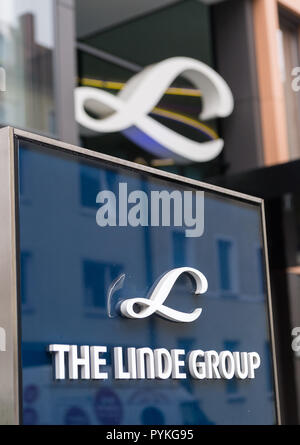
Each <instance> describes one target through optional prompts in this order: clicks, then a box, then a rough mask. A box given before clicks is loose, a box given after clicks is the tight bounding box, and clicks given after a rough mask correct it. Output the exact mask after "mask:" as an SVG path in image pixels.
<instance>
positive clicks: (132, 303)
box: [120, 267, 208, 323]
mask: <svg viewBox="0 0 300 445" xmlns="http://www.w3.org/2000/svg"><path fill="white" fill-rule="evenodd" d="M183 273H187V274H189V275H191V277H192V278H193V279H194V281H195V283H196V290H195V294H196V295H198V294H204V293H205V292H206V291H207V287H208V284H207V279H206V278H205V276H204V275H203V274H202V273H201V272H199V270H197V269H193V268H191V267H179V268H177V269H173V270H171V271H169V272H167V273H166V274H165V275H164V276H163V277H162V278H161V279H160V280H159V282H158V283H157V285H156V286H155V288H154V290H153V291H152V293H151V295H150V297H149V298H130V299H128V300H124V301H122V303H121V305H120V311H121V313H122V315H124V316H125V317H128V318H146V317H149V316H150V315H152V314H154V313H156V314H158V315H160V316H161V317H163V318H166V319H167V320H171V321H178V322H183V323H187V322H192V321H195V320H197V318H198V317H199V316H200V314H201V312H202V309H201V308H197V309H195V310H194V311H193V312H191V313H186V312H181V311H177V310H175V309H172V308H170V307H168V306H166V305H164V302H165V301H166V299H167V297H168V295H169V293H170V291H171V289H172V287H173V286H174V284H175V282H176V280H177V279H178V277H179V276H180V275H182V274H183ZM135 307H138V311H136V310H135Z"/></svg>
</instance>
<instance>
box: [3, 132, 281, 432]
mask: <svg viewBox="0 0 300 445" xmlns="http://www.w3.org/2000/svg"><path fill="white" fill-rule="evenodd" d="M18 139H23V140H26V141H32V142H34V143H39V144H41V145H47V146H48V147H53V148H54V149H56V150H63V151H67V152H70V153H77V154H78V155H82V156H84V157H85V158H90V159H94V160H97V159H98V160H101V161H105V162H107V163H109V164H111V165H116V166H122V167H125V168H128V169H130V170H135V171H140V172H144V173H148V174H149V175H151V176H154V177H157V178H161V179H169V180H171V181H172V182H175V183H179V184H182V185H191V186H194V187H199V188H201V189H202V190H204V191H205V190H206V191H209V192H215V193H216V194H218V195H219V196H224V197H225V196H226V197H231V198H235V199H237V200H239V201H243V202H248V203H251V204H256V205H257V206H258V207H259V208H260V215H261V224H262V236H263V248H264V259H265V271H266V286H267V307H268V311H267V312H268V321H269V334H270V340H271V347H272V364H273V376H274V390H275V406H276V414H277V423H278V424H281V414H280V411H281V410H280V397H279V385H278V373H277V362H276V357H277V355H276V346H275V340H274V325H273V311H272V300H271V289H270V276H269V264H268V254H267V240H266V226H265V211H264V202H263V200H262V199H260V198H256V197H253V196H250V195H246V194H242V193H238V192H235V191H231V190H228V189H224V188H222V187H217V186H214V185H210V184H206V183H204V182H200V181H196V180H193V179H189V178H185V177H182V176H178V175H175V174H171V173H167V172H163V171H161V170H157V169H154V168H151V167H146V166H144V165H139V164H135V163H133V162H129V161H126V160H123V159H118V158H115V157H113V156H108V155H105V154H102V153H98V152H94V151H91V150H88V149H85V148H82V147H77V146H74V145H70V144H67V143H64V142H60V141H57V140H54V139H49V138H47V137H44V136H39V135H37V134H33V133H28V132H26V131H23V130H18V129H15V128H12V127H5V128H3V129H1V130H0V178H1V187H0V224H1V230H0V248H1V257H0V327H2V328H3V330H4V332H5V334H6V338H5V339H4V341H5V350H0V382H1V385H0V424H20V423H21V409H22V407H21V391H22V386H21V360H20V341H21V332H20V323H19V320H20V313H19V303H18V298H19V297H18V296H19V289H18V280H19V276H18V275H19V274H18V263H19V261H18V257H19V255H18V230H17V228H18V211H17V209H18V197H17V193H16V190H17V188H18V168H17V162H16V160H17V158H16V150H17V144H16V143H15V142H16V140H18ZM3 330H2V332H3ZM0 334H1V332H0ZM0 340H1V339H0ZM2 342H3V338H2ZM0 346H1V345H0ZM2 349H3V348H2Z"/></svg>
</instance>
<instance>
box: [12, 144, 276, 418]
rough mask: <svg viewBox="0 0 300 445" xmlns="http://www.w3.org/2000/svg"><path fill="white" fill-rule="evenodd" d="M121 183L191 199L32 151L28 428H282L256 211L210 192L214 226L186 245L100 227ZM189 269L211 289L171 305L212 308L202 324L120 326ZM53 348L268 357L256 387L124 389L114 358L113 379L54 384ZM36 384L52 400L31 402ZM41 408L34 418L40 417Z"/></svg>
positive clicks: (145, 384)
mask: <svg viewBox="0 0 300 445" xmlns="http://www.w3.org/2000/svg"><path fill="white" fill-rule="evenodd" d="M120 182H122V183H124V182H127V184H128V190H129V191H131V190H143V191H145V192H146V193H147V194H148V193H149V192H150V191H151V190H166V189H167V190H170V191H172V190H174V189H177V190H184V186H180V185H177V186H176V187H173V186H172V185H171V184H170V183H168V182H166V181H164V180H158V179H151V178H149V177H146V176H145V175H144V174H142V173H138V174H132V173H130V172H129V171H127V170H123V169H121V168H116V167H109V168H107V167H104V165H103V164H102V165H101V164H99V163H95V162H93V161H88V160H86V161H84V160H80V162H78V160H76V159H74V158H72V157H71V156H70V155H56V154H54V153H51V151H49V150H47V149H46V148H44V149H42V150H41V149H39V148H36V147H35V146H31V145H29V144H28V143H25V142H22V143H21V147H20V220H21V225H20V243H21V264H20V265H21V268H20V273H21V282H20V284H21V299H22V367H23V392H24V395H23V416H24V422H25V423H56V424H61V423H62V424H63V423H87V422H88V423H91V424H98V423H100V424H101V423H114V424H140V423H145V424H147V423H148V424H149V423H152V424H153V422H154V421H155V422H156V423H160V424H214V423H217V424H228V423H234V424H239V423H242V424H243V423H273V422H274V421H275V418H274V394H273V383H272V379H273V378H272V371H271V367H270V366H271V357H270V344H269V335H268V322H267V320H266V288H265V286H266V285H265V281H264V266H263V254H262V233H261V226H260V218H259V214H258V212H257V208H256V207H255V206H253V205H248V204H244V203H242V202H235V201H233V200H231V199H229V198H226V199H225V200H224V199H221V198H219V197H216V196H214V195H213V194H212V193H211V192H207V191H206V192H205V229H204V234H203V235H202V236H201V237H199V238H188V237H185V231H184V228H178V227H130V226H128V227H99V226H98V225H97V224H96V213H97V210H98V208H99V204H96V196H97V194H98V193H99V191H100V190H111V191H114V192H115V193H117V190H118V185H119V183H120ZM216 215H218V218H216ZM129 252H130V254H129ZM182 266H188V267H194V268H197V269H198V270H201V272H202V273H203V274H204V275H205V276H206V278H207V281H208V291H207V292H206V293H205V294H203V295H193V282H192V281H191V280H190V279H189V277H188V276H182V278H179V279H178V281H177V282H176V284H175V286H174V288H173V289H172V291H171V293H170V295H169V296H168V305H169V306H170V307H172V308H174V309H177V310H180V311H184V312H191V311H193V310H194V309H195V308H196V307H199V306H200V307H201V308H202V314H201V316H200V317H199V318H198V319H197V320H196V321H195V322H193V323H187V324H182V323H174V322H170V321H168V320H165V319H163V318H159V317H157V316H156V315H152V316H151V317H148V318H146V319H141V320H131V319H126V318H122V317H120V315H119V313H118V311H117V310H116V306H117V304H118V302H120V301H121V300H124V299H127V298H134V297H144V298H145V297H147V295H148V292H149V289H150V288H151V287H152V285H153V283H154V282H155V281H156V280H157V279H158V278H159V277H160V276H161V275H162V274H164V273H165V272H166V271H168V270H170V269H174V268H176V267H182ZM120 278H121V280H120V285H119V286H116V287H115V291H114V292H113V293H110V294H109V289H110V288H111V284H112V282H115V281H116V280H117V279H120ZM108 294H109V308H108V301H107V298H108ZM108 309H109V310H108ZM249 320H252V322H251V323H249ZM37 339H38V340H37ZM53 343H58V344H78V345H106V346H108V350H110V349H111V348H112V347H115V346H123V347H150V348H158V347H163V348H167V349H172V348H179V349H184V350H185V351H186V353H187V352H189V351H190V350H193V349H203V350H216V351H222V350H224V349H225V350H231V351H235V350H237V351H239V350H243V351H249V352H250V351H257V352H258V353H259V354H260V356H261V360H262V365H261V368H260V369H259V371H258V372H257V376H256V378H255V379H254V380H253V381H249V380H245V381H243V380H241V381H239V380H237V379H233V380H228V381H224V380H219V381H218V380H212V381H208V380H205V381H199V380H193V379H191V378H190V377H189V378H187V379H184V380H162V381H158V380H153V381H151V380H137V381H135V380H130V381H117V380H114V379H113V374H112V368H111V358H110V353H108V354H107V355H106V357H107V363H108V365H107V371H108V373H109V376H110V377H109V379H108V380H105V381H84V380H79V381H69V380H63V381H54V380H53V375H52V357H51V354H49V353H48V352H47V350H46V349H47V346H48V345H49V344H53ZM36 382H39V384H37V383H36ZM32 386H34V387H36V389H35V390H36V391H37V393H38V395H39V396H38V397H37V398H36V399H35V401H34V402H32V403H28V402H26V392H27V391H29V388H31V387H32ZM29 392H30V391H29ZM258 400H260V403H259V404H258V403H257V401H258ZM49 401H50V402H49ZM28 409H31V410H32V409H34V410H35V411H36V413H37V417H36V418H35V417H34V416H32V413H31V411H29V413H31V414H29V413H28V411H27V410H28ZM32 419H33V420H32ZM87 419H88V421H87Z"/></svg>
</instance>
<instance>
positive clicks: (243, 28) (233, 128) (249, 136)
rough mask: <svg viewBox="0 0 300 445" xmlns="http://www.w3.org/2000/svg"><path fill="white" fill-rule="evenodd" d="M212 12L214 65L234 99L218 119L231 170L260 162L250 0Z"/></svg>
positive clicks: (238, 0) (235, 0)
mask: <svg viewBox="0 0 300 445" xmlns="http://www.w3.org/2000/svg"><path fill="white" fill-rule="evenodd" d="M212 12H213V26H214V30H213V31H214V36H215V56H216V69H217V71H218V72H219V73H220V74H221V75H222V76H223V77H224V78H225V80H226V81H227V82H228V84H229V86H230V88H231V89H232V92H233V95H234V99H235V109H234V112H233V114H232V115H231V116H230V117H228V118H226V119H223V120H222V121H221V122H220V126H221V130H222V136H223V138H224V140H225V148H224V158H225V162H226V163H227V166H228V170H227V172H228V173H235V172H240V171H244V170H248V169H251V168H256V167H259V166H262V164H263V145H262V136H261V126H260V110H259V93H258V83H257V74H256V59H255V46H254V31H253V14H252V0H230V1H227V2H224V3H220V4H217V5H215V6H213V8H212Z"/></svg>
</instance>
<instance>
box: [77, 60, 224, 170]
mask: <svg viewBox="0 0 300 445" xmlns="http://www.w3.org/2000/svg"><path fill="white" fill-rule="evenodd" d="M178 76H183V77H185V78H186V79H188V80H189V81H190V82H191V83H192V84H193V85H195V87H196V88H198V89H199V90H200V91H201V92H202V100H203V110H202V112H201V114H200V115H199V119H201V120H203V121H205V120H208V119H213V118H217V117H226V116H229V115H230V114H231V113H232V110H233V96H232V93H231V91H230V88H229V87H228V85H227V83H226V82H225V80H224V79H223V78H222V77H221V76H220V75H219V74H218V73H216V72H215V71H214V70H213V69H212V68H210V67H209V66H207V65H205V64H204V63H202V62H199V61H198V60H195V59H191V58H188V57H173V58H170V59H166V60H164V61H162V62H159V63H156V64H154V65H150V66H148V67H146V68H145V69H143V70H142V71H141V72H140V73H138V74H136V75H135V76H133V77H132V78H131V79H130V80H129V81H128V82H127V83H126V85H125V87H124V88H123V89H122V90H121V92H120V93H119V94H117V95H116V96H114V95H113V94H110V93H108V92H106V91H101V90H97V89H96V88H89V87H78V88H76V90H75V117H76V120H77V122H78V123H79V124H81V125H82V126H84V127H86V128H89V129H90V130H94V131H97V132H99V133H111V132H116V131H122V132H123V133H124V134H125V136H126V137H128V138H129V139H131V140H133V141H134V142H135V143H136V144H137V145H141V146H142V147H143V148H145V149H146V150H148V151H150V152H151V153H153V154H155V155H156V156H162V157H164V156H166V157H168V156H169V157H170V156H172V157H173V158H175V159H178V160H184V161H187V160H188V161H194V162H206V161H210V160H211V159H214V158H215V157H216V156H218V155H219V154H220V152H221V151H222V149H223V145H224V141H223V140H222V139H216V140H212V141H208V142H203V143H200V142H196V141H193V140H191V139H188V138H186V137H184V136H182V135H181V134H178V133H176V132H175V131H173V130H171V129H170V128H167V127H165V126H164V125H162V124H161V123H159V122H157V121H156V120H154V119H152V117H150V116H148V114H149V113H151V111H152V110H153V108H154V107H155V106H156V104H157V103H158V102H159V101H160V99H161V98H162V96H163V95H164V93H165V91H166V90H167V89H168V87H169V86H170V85H171V84H172V82H173V81H174V80H175V79H176V77H178ZM86 109H88V110H89V111H91V112H92V113H94V114H95V115H99V116H101V118H99V119H95V118H93V117H91V116H90V115H89V114H88V113H87V112H86Z"/></svg>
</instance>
